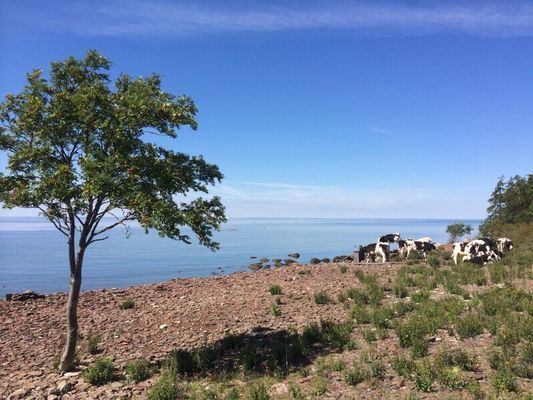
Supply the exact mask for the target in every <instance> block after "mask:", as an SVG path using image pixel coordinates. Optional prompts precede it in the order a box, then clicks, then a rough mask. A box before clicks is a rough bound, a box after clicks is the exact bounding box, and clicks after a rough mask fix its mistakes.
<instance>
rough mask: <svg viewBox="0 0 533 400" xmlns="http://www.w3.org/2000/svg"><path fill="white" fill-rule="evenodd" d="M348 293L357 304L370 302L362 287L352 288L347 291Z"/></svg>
mask: <svg viewBox="0 0 533 400" xmlns="http://www.w3.org/2000/svg"><path fill="white" fill-rule="evenodd" d="M346 295H347V296H348V297H349V298H350V299H352V300H353V302H354V303H355V304H357V305H360V306H362V305H365V304H368V296H367V294H366V293H365V292H364V291H362V290H361V289H357V288H350V289H348V291H347V292H346Z"/></svg>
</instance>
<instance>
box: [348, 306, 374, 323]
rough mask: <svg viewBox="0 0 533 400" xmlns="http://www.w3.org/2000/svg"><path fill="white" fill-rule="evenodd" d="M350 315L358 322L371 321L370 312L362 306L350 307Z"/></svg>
mask: <svg viewBox="0 0 533 400" xmlns="http://www.w3.org/2000/svg"><path fill="white" fill-rule="evenodd" d="M350 316H351V318H352V319H354V320H355V322H356V323H358V324H368V323H370V321H371V317H370V312H369V311H368V309H367V308H366V307H363V306H354V307H352V309H351V310H350Z"/></svg>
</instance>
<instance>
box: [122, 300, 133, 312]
mask: <svg viewBox="0 0 533 400" xmlns="http://www.w3.org/2000/svg"><path fill="white" fill-rule="evenodd" d="M134 307H135V300H133V299H126V300H124V301H123V302H122V303H120V308H121V309H122V310H129V309H131V308H134Z"/></svg>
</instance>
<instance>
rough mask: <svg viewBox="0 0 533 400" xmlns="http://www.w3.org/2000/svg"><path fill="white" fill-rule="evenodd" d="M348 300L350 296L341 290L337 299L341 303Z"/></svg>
mask: <svg viewBox="0 0 533 400" xmlns="http://www.w3.org/2000/svg"><path fill="white" fill-rule="evenodd" d="M346 300H348V296H346V293H344V292H341V293H339V294H338V295H337V301H338V302H339V303H341V304H343V303H345V302H346Z"/></svg>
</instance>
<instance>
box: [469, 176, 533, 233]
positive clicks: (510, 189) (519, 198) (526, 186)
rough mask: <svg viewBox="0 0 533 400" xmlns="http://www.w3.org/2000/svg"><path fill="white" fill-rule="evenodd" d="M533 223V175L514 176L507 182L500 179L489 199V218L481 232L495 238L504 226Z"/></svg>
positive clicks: (502, 178)
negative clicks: (500, 227) (496, 232)
mask: <svg viewBox="0 0 533 400" xmlns="http://www.w3.org/2000/svg"><path fill="white" fill-rule="evenodd" d="M531 222H533V174H529V175H528V176H527V177H521V176H518V175H516V176H513V177H511V178H510V179H509V180H508V181H507V182H505V179H504V177H500V178H499V179H498V182H497V183H496V187H495V189H494V191H493V192H492V194H491V197H490V199H489V207H488V208H487V218H486V219H485V221H484V222H483V224H482V225H481V226H480V228H479V230H480V232H481V233H482V234H483V235H484V236H493V234H494V232H495V229H496V230H497V228H498V226H499V225H502V224H518V223H531Z"/></svg>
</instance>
